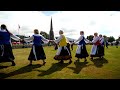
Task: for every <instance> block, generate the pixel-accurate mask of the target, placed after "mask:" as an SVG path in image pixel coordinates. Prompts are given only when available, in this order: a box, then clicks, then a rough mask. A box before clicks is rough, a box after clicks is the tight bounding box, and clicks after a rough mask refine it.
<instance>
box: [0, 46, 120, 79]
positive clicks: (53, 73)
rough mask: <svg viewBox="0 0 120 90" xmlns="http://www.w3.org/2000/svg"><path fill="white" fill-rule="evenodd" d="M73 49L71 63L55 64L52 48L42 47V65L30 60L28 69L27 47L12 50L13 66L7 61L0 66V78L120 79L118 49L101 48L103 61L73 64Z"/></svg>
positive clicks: (88, 59)
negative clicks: (43, 56)
mask: <svg viewBox="0 0 120 90" xmlns="http://www.w3.org/2000/svg"><path fill="white" fill-rule="evenodd" d="M76 48H77V47H76V46H74V50H73V51H71V53H72V60H73V62H72V63H71V64H68V61H65V62H64V64H59V63H58V61H56V60H54V59H53V57H54V55H55V54H56V50H54V47H53V46H50V47H48V46H46V47H44V50H45V53H46V57H47V59H46V61H47V63H46V65H45V66H41V64H42V60H40V61H33V65H32V66H28V64H29V61H28V60H27V58H28V55H29V53H30V50H31V48H22V49H13V53H14V56H15V62H16V66H11V63H10V62H5V63H0V78H2V79H119V78H120V71H119V70H120V54H119V51H120V47H119V48H116V47H115V46H109V48H105V57H104V59H103V60H99V59H98V58H95V60H93V61H91V60H90V57H88V58H87V62H86V63H84V59H82V60H81V61H80V62H78V63H74V61H75V60H76V58H75V51H76ZM87 50H88V53H90V50H91V46H90V45H87Z"/></svg>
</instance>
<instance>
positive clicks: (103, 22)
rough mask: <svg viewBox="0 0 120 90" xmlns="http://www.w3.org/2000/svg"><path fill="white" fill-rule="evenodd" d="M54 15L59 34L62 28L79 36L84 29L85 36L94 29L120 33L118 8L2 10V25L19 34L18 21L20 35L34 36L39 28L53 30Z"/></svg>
mask: <svg viewBox="0 0 120 90" xmlns="http://www.w3.org/2000/svg"><path fill="white" fill-rule="evenodd" d="M51 16H52V19H53V30H54V34H55V36H58V35H59V34H58V32H59V30H60V29H63V30H64V33H65V35H66V36H68V37H71V38H75V39H76V38H78V37H79V32H80V31H81V30H83V31H84V32H85V36H87V35H93V33H94V32H98V33H100V34H104V35H107V36H114V37H115V38H118V36H119V35H120V31H119V30H120V25H119V24H120V18H119V16H120V12H117V11H56V13H55V12H50V14H49V12H47V15H45V12H44V13H43V11H0V24H2V23H4V24H6V25H7V26H8V29H9V30H10V31H11V32H13V33H14V34H17V33H18V24H19V25H20V26H21V29H20V30H19V31H20V34H25V35H31V34H33V30H34V29H35V28H37V29H39V30H40V31H45V32H47V33H49V30H50V20H51Z"/></svg>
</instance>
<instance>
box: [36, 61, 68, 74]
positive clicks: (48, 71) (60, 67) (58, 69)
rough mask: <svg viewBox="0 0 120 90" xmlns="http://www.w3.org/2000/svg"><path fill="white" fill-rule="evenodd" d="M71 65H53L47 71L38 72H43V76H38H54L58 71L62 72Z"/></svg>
mask: <svg viewBox="0 0 120 90" xmlns="http://www.w3.org/2000/svg"><path fill="white" fill-rule="evenodd" d="M68 65H69V63H63V64H61V63H53V64H52V66H51V67H50V68H49V69H48V70H47V71H44V70H37V71H39V72H41V74H39V75H38V76H44V75H49V74H52V73H54V72H56V71H61V70H62V69H63V68H65V67H67V66H68Z"/></svg>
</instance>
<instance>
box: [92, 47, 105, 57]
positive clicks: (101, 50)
mask: <svg viewBox="0 0 120 90" xmlns="http://www.w3.org/2000/svg"><path fill="white" fill-rule="evenodd" d="M90 56H91V57H101V56H104V46H102V45H98V46H97V51H96V53H95V55H90Z"/></svg>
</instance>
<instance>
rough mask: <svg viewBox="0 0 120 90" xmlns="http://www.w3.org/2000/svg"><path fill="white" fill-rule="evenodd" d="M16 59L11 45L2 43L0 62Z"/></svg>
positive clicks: (0, 46)
mask: <svg viewBox="0 0 120 90" xmlns="http://www.w3.org/2000/svg"><path fill="white" fill-rule="evenodd" d="M14 59H15V57H14V55H13V52H12V47H11V45H9V44H5V45H0V62H11V61H13V60H14Z"/></svg>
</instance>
